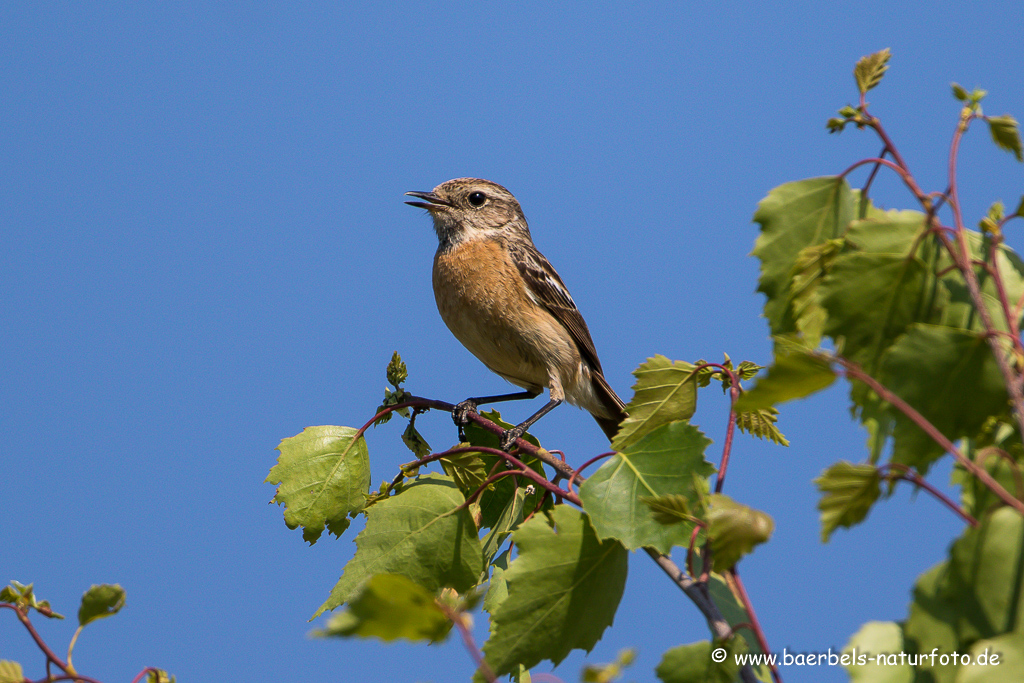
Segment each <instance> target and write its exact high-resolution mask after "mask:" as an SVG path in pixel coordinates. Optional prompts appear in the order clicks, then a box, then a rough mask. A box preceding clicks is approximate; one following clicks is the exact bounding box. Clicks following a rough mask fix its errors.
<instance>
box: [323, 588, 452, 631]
mask: <svg viewBox="0 0 1024 683" xmlns="http://www.w3.org/2000/svg"><path fill="white" fill-rule="evenodd" d="M451 628H452V622H451V621H450V620H449V619H448V617H447V616H445V613H444V611H443V610H441V608H440V607H438V605H437V602H435V601H434V595H433V594H432V593H431V592H430V591H428V590H427V589H426V588H424V587H423V586H420V585H419V584H417V583H416V582H414V581H412V580H411V579H409V578H406V577H405V576H401V575H399V574H377V575H376V576H372V577H370V578H369V579H368V580H367V581H366V583H365V584H363V587H362V589H361V590H360V591H359V593H358V595H356V597H355V598H353V599H352V601H351V602H350V603H349V608H348V609H347V610H345V611H344V612H339V613H338V614H335V615H334V616H332V617H331V619H330V621H328V622H327V625H326V626H325V627H324V628H323V629H318V630H316V631H313V632H312V634H311V635H313V636H314V637H317V638H324V637H331V636H340V637H348V636H360V637H363V638H370V637H373V638H380V639H381V640H385V641H391V640H397V639H399V638H404V639H406V640H412V641H422V640H425V641H428V642H431V643H439V642H441V641H443V640H444V639H445V637H446V636H447V635H448V632H449V631H450V630H451Z"/></svg>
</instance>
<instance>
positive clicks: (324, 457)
mask: <svg viewBox="0 0 1024 683" xmlns="http://www.w3.org/2000/svg"><path fill="white" fill-rule="evenodd" d="M356 431H357V430H355V429H353V428H351V427H332V426H323V427H306V428H305V429H304V430H302V433H301V434H299V435H297V436H292V437H289V438H287V439H282V440H281V444H280V445H279V446H278V447H277V450H278V451H280V453H281V455H280V456H279V457H278V459H277V464H276V465H274V466H273V467H272V468H271V469H270V474H268V475H267V478H266V480H265V482H266V483H268V484H279V486H278V488H277V492H276V493H275V494H274V497H273V498H272V499H271V502H273V503H277V504H278V505H281V504H283V505H284V506H285V511H284V522H285V524H287V525H288V528H289V529H294V528H295V527H299V526H301V527H302V538H303V540H305V541H306V542H308V543H309V544H311V545H312V544H313V543H316V540H317V539H318V538H320V534H322V533H323V531H324V526H326V527H327V530H328V531H330V532H331V533H332V534H334V535H335V536H340V535H341V534H342V532H344V531H345V529H347V528H348V525H349V520H348V519H347V517H348V515H350V514H355V513H357V512H359V511H360V510H362V509H363V506H364V504H365V500H366V498H365V494H367V493H369V490H370V456H369V454H368V452H367V450H366V441H365V440H364V439H363V437H362V436H360V437H359V438H358V439H356V438H355V434H356Z"/></svg>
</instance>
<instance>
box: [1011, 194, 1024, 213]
mask: <svg viewBox="0 0 1024 683" xmlns="http://www.w3.org/2000/svg"><path fill="white" fill-rule="evenodd" d="M1013 215H1014V216H1017V217H1018V218H1024V194H1022V195H1021V196H1020V204H1018V205H1017V209H1016V211H1014V212H1013Z"/></svg>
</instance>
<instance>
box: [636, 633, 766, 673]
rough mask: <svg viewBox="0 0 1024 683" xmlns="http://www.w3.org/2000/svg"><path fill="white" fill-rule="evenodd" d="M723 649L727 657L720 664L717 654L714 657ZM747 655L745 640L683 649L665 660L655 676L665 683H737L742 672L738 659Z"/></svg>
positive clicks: (674, 650)
mask: <svg viewBox="0 0 1024 683" xmlns="http://www.w3.org/2000/svg"><path fill="white" fill-rule="evenodd" d="M719 649H721V650H723V651H724V653H725V658H724V659H723V660H722V661H721V662H720V663H719V662H716V661H715V659H717V658H718V655H717V654H716V655H715V657H712V652H713V651H714V650H719ZM746 651H747V643H746V641H745V640H744V639H743V637H742V636H733V637H732V638H730V639H729V640H727V641H721V640H716V641H715V642H714V643H710V642H708V641H706V640H702V641H700V642H698V643H691V644H689V645H679V646H677V647H674V648H672V649H671V650H668V651H667V652H665V654H663V655H662V656H661V662H660V663H659V664H658V666H657V668H656V669H655V670H654V672H655V673H656V674H657V675H658V679H659V680H660V681H662V683H733V682H734V681H736V680H737V679H738V676H739V671H740V667H739V666H738V665H737V664H736V659H735V657H736V655H741V654H744V653H745V652H746Z"/></svg>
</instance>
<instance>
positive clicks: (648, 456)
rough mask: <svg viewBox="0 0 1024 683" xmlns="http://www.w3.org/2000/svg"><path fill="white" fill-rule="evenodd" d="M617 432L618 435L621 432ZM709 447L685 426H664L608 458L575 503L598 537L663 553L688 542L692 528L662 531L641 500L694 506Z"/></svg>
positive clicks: (706, 472) (709, 469)
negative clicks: (677, 498)
mask: <svg viewBox="0 0 1024 683" xmlns="http://www.w3.org/2000/svg"><path fill="white" fill-rule="evenodd" d="M620 433H621V432H620ZM710 443H711V440H710V439H708V438H707V437H706V436H704V434H702V433H701V431H700V430H699V429H697V428H696V427H694V426H693V425H690V424H687V423H685V422H672V423H669V424H667V425H663V426H661V427H659V428H658V429H656V430H654V431H653V432H651V433H649V434H648V435H647V436H645V437H644V438H642V439H641V440H640V441H639V442H637V443H635V444H633V445H632V446H630V447H629V448H626V449H625V450H623V451H622V452H621V453H617V454H615V455H613V456H612V457H611V458H609V459H608V460H607V461H605V463H604V464H603V465H602V466H601V467H600V469H598V470H597V472H595V473H594V474H593V475H592V476H591V477H590V478H589V479H587V480H586V481H585V482H584V483H583V486H582V487H580V500H581V501H583V509H584V510H586V511H587V513H588V514H589V515H590V518H591V521H592V522H593V524H594V528H595V529H596V530H597V533H598V536H599V537H600V538H603V539H604V538H615V539H618V540H620V541H622V543H623V545H625V546H626V547H627V548H629V549H630V550H635V549H636V548H643V547H646V546H651V547H653V548H656V549H658V550H659V551H660V552H663V553H667V552H669V550H670V549H671V548H672V546H673V545H682V546H685V545H687V544H688V543H689V539H690V530H691V528H692V526H691V525H683V524H680V525H674V526H665V525H664V524H660V523H658V521H657V520H655V518H654V515H653V514H652V513H651V510H650V508H649V507H648V506H647V504H645V503H644V500H643V499H646V498H657V497H659V496H664V495H670V494H679V495H682V496H684V497H685V498H687V499H688V500H689V501H690V506H691V508H692V507H694V506H695V504H696V502H697V500H698V499H699V496H700V495H701V493H702V492H701V491H698V490H697V489H696V486H695V482H694V479H695V477H694V475H696V478H697V479H698V480H699V481H702V482H703V481H704V480H706V479H707V477H709V476H711V474H713V473H714V471H715V468H714V465H712V464H711V463H709V462H708V461H707V460H705V459H704V450H705V449H706V448H707V447H708V445H709V444H710Z"/></svg>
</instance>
